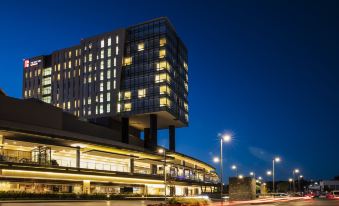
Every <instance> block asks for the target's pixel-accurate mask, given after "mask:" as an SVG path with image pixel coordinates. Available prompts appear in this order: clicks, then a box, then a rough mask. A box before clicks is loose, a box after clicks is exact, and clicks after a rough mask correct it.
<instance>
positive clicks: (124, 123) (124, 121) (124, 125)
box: [121, 117, 129, 144]
mask: <svg viewBox="0 0 339 206" xmlns="http://www.w3.org/2000/svg"><path fill="white" fill-rule="evenodd" d="M128 127H129V119H128V117H122V118H121V141H122V142H123V143H126V144H128V143H129V131H128Z"/></svg>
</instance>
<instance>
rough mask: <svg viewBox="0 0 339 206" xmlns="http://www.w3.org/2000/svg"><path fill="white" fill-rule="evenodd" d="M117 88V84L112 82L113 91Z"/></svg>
mask: <svg viewBox="0 0 339 206" xmlns="http://www.w3.org/2000/svg"><path fill="white" fill-rule="evenodd" d="M116 87H117V82H116V81H115V80H114V81H113V89H115V88H116Z"/></svg>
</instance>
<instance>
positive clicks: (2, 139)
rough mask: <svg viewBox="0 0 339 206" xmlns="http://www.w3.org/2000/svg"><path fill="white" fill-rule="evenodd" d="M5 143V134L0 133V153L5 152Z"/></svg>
mask: <svg viewBox="0 0 339 206" xmlns="http://www.w3.org/2000/svg"><path fill="white" fill-rule="evenodd" d="M4 143H5V137H4V136H3V135H0V154H1V155H2V154H3V153H4V152H3V151H4Z"/></svg>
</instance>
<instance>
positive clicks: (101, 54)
mask: <svg viewBox="0 0 339 206" xmlns="http://www.w3.org/2000/svg"><path fill="white" fill-rule="evenodd" d="M100 58H101V59H103V58H105V51H104V50H103V49H102V50H101V51H100Z"/></svg>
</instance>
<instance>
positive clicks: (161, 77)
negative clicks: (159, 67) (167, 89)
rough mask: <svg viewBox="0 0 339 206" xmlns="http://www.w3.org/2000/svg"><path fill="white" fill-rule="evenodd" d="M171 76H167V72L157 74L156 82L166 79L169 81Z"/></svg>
mask: <svg viewBox="0 0 339 206" xmlns="http://www.w3.org/2000/svg"><path fill="white" fill-rule="evenodd" d="M169 80H170V79H169V76H167V74H157V75H155V83H160V82H164V81H168V82H169Z"/></svg>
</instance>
